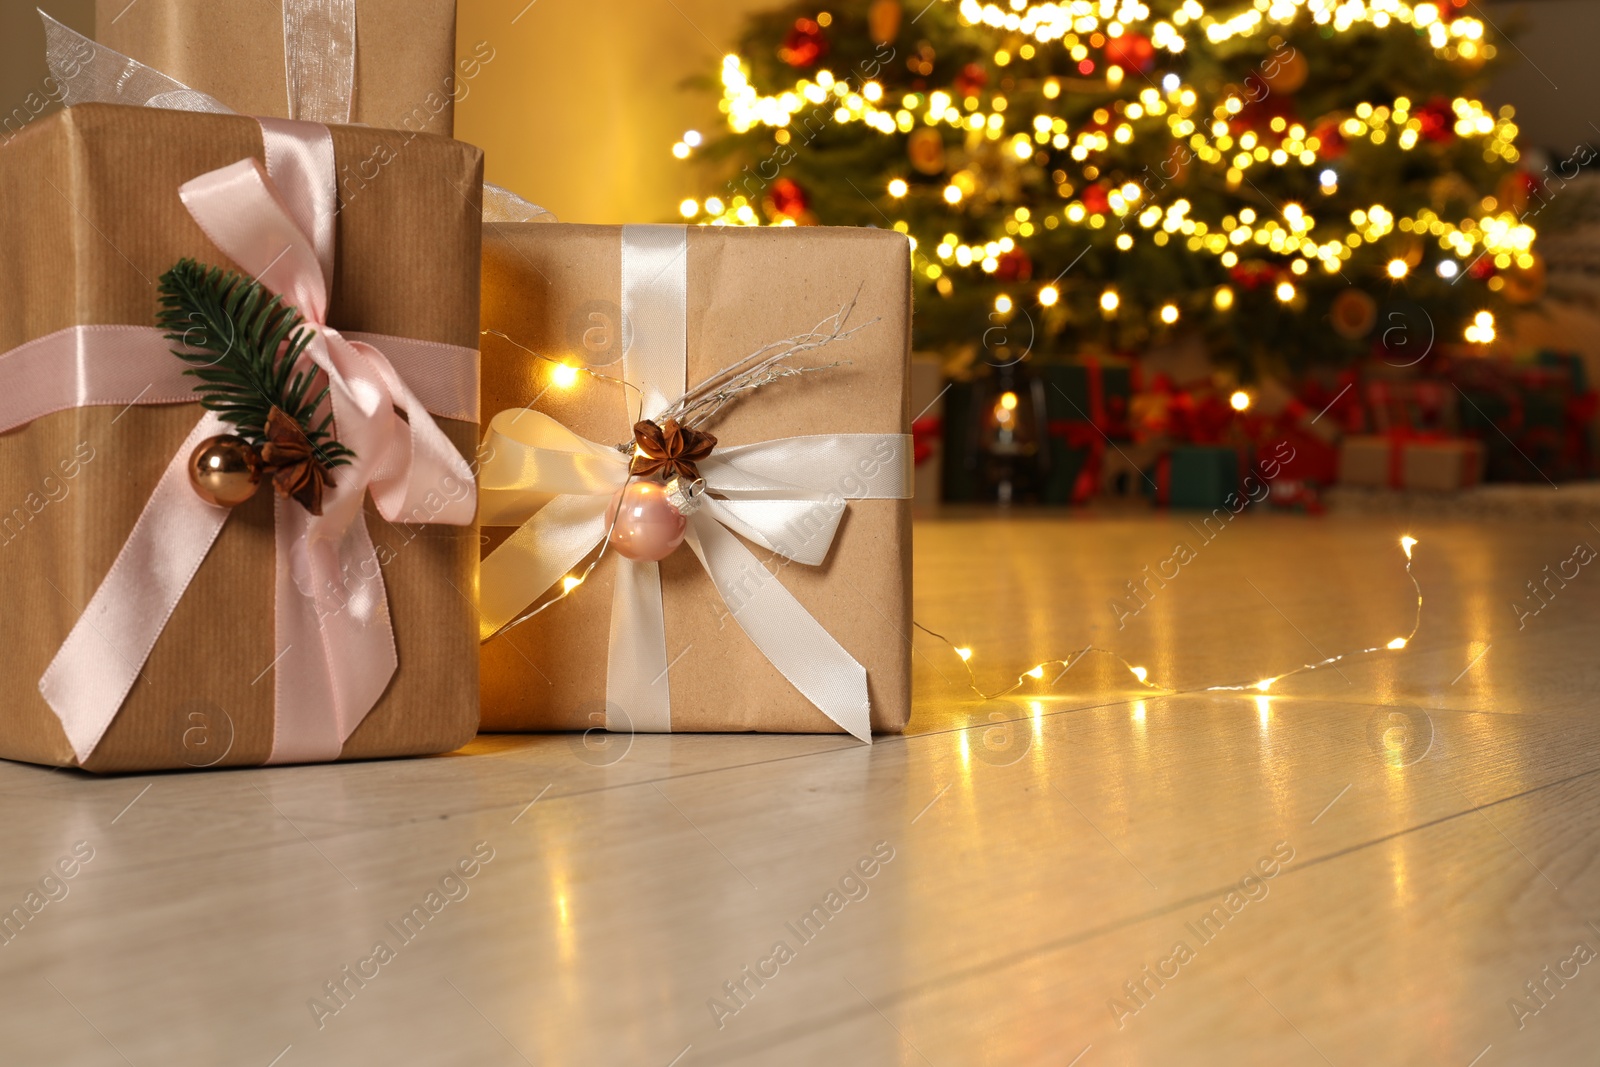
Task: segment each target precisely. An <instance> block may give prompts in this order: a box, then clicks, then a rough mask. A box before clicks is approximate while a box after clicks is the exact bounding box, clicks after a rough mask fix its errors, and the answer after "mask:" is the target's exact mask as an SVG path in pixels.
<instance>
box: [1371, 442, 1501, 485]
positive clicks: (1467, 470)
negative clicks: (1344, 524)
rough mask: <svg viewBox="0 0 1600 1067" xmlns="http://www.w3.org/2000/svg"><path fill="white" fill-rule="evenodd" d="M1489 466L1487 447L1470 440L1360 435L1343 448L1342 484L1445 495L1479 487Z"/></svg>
mask: <svg viewBox="0 0 1600 1067" xmlns="http://www.w3.org/2000/svg"><path fill="white" fill-rule="evenodd" d="M1483 466H1484V448H1483V442H1481V441H1476V440H1472V439H1470V438H1451V439H1447V440H1437V441H1414V440H1406V439H1405V438H1402V437H1395V436H1389V437H1375V436H1358V437H1346V438H1345V439H1344V441H1343V442H1342V443H1341V444H1340V446H1339V483H1340V484H1341V485H1358V486H1367V487H1370V488H1391V489H1424V490H1433V491H1439V492H1444V491H1450V490H1455V489H1466V488H1469V487H1471V486H1474V485H1477V484H1478V482H1480V481H1481V480H1482V479H1483Z"/></svg>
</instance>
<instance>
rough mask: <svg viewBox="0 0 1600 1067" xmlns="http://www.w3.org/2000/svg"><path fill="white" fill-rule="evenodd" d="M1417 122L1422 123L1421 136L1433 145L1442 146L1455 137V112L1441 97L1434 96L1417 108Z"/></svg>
mask: <svg viewBox="0 0 1600 1067" xmlns="http://www.w3.org/2000/svg"><path fill="white" fill-rule="evenodd" d="M1417 121H1418V122H1420V123H1422V136H1424V137H1426V138H1427V139H1428V140H1430V141H1433V142H1435V143H1439V144H1442V143H1444V142H1445V141H1448V140H1450V139H1451V138H1453V137H1454V136H1455V135H1456V131H1455V112H1454V111H1452V110H1451V108H1450V103H1449V101H1447V100H1445V99H1444V98H1443V97H1438V96H1436V97H1434V98H1433V99H1432V100H1429V101H1428V102H1427V103H1426V104H1423V105H1422V106H1421V107H1419V108H1417Z"/></svg>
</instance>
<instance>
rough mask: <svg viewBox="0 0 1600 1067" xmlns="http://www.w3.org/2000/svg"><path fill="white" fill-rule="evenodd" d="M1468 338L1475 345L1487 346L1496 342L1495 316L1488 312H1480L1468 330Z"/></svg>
mask: <svg viewBox="0 0 1600 1067" xmlns="http://www.w3.org/2000/svg"><path fill="white" fill-rule="evenodd" d="M1466 338H1467V340H1469V341H1471V342H1472V343H1473V344H1479V345H1486V344H1488V343H1489V342H1490V341H1493V340H1494V315H1493V314H1492V313H1491V312H1488V311H1480V312H1478V314H1477V315H1475V316H1474V317H1473V319H1472V324H1471V325H1469V326H1468V327H1467V329H1466Z"/></svg>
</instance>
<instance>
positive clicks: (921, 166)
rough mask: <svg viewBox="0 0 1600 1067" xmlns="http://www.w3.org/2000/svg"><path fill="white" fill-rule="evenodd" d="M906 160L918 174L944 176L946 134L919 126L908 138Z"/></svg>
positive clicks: (930, 127) (928, 127)
mask: <svg viewBox="0 0 1600 1067" xmlns="http://www.w3.org/2000/svg"><path fill="white" fill-rule="evenodd" d="M906 158H908V159H909V160H911V168H912V169H913V170H915V171H916V172H917V173H918V174H927V175H929V176H933V175H936V174H943V173H944V168H945V158H944V134H942V133H940V132H939V131H938V130H937V129H935V128H934V127H932V126H919V127H917V128H916V129H915V130H912V131H911V136H909V137H907V138H906Z"/></svg>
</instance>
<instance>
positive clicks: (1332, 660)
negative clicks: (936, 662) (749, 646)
mask: <svg viewBox="0 0 1600 1067" xmlns="http://www.w3.org/2000/svg"><path fill="white" fill-rule="evenodd" d="M1417 544H1418V541H1417V539H1416V538H1415V537H1412V536H1411V535H1409V534H1407V535H1406V536H1404V537H1402V538H1400V549H1401V551H1403V552H1404V553H1405V556H1406V577H1407V578H1409V579H1410V580H1411V587H1412V589H1414V590H1415V591H1416V594H1417V608H1416V614H1415V616H1414V617H1413V619H1412V623H1411V630H1410V632H1409V633H1407V634H1406V635H1405V636H1404V637H1396V638H1394V639H1393V640H1391V641H1388V642H1386V643H1384V644H1381V645H1374V646H1372V647H1371V648H1359V649H1354V650H1352V651H1350V652H1343V653H1340V654H1339V655H1337V656H1328V657H1326V658H1325V659H1320V660H1317V661H1316V662H1313V663H1305V664H1301V665H1300V666H1298V667H1295V668H1293V669H1291V670H1287V671H1284V672H1283V673H1282V674H1274V675H1269V676H1268V677H1266V678H1262V679H1260V680H1258V681H1254V682H1248V683H1245V684H1243V685H1211V686H1206V687H1204V688H1203V689H1201V690H1200V692H1204V693H1216V692H1234V693H1240V692H1255V693H1258V694H1265V693H1266V692H1267V691H1268V690H1270V689H1271V688H1272V687H1273V686H1274V685H1276V684H1277V683H1278V682H1281V681H1282V680H1283V679H1285V678H1290V677H1293V676H1294V675H1297V674H1307V673H1310V672H1311V671H1317V670H1321V669H1322V668H1324V667H1332V666H1334V665H1336V664H1338V663H1342V662H1343V661H1345V660H1347V659H1352V658H1354V657H1357V656H1369V655H1373V654H1375V653H1380V652H1399V651H1401V650H1402V649H1404V648H1405V647H1406V646H1407V645H1409V644H1410V643H1411V642H1412V640H1414V639H1415V638H1416V636H1417V631H1418V630H1419V629H1421V628H1422V584H1421V583H1420V582H1418V581H1417V576H1416V574H1415V573H1414V572H1413V571H1412V569H1411V564H1412V555H1411V550H1412V549H1413V548H1415V547H1416V546H1417ZM912 625H914V626H915V627H916V628H917V629H919V630H921V631H922V632H923V633H925V634H928V635H929V636H931V637H934V638H937V639H938V640H940V641H943V642H944V643H945V644H946V645H948V646H949V647H950V651H951V652H953V653H954V654H955V657H956V659H958V660H959V661H960V662H961V665H962V667H963V668H965V669H966V672H967V687H968V688H969V689H971V690H972V692H973V693H975V694H976V695H977V697H978V699H980V700H983V701H990V700H998V699H1000V698H1001V697H1006V696H1010V695H1011V694H1012V693H1015V692H1016V691H1017V690H1019V689H1022V688H1024V687H1028V686H1031V685H1034V684H1035V683H1042V684H1043V686H1044V687H1045V688H1047V689H1048V688H1052V687H1054V686H1055V684H1056V683H1057V682H1059V681H1060V680H1061V678H1062V677H1063V676H1064V675H1065V674H1066V673H1067V672H1068V671H1070V670H1072V668H1073V667H1076V666H1077V665H1078V664H1079V663H1082V662H1083V661H1084V660H1085V659H1088V658H1089V657H1091V656H1104V657H1108V658H1110V659H1112V660H1115V661H1116V662H1117V663H1119V664H1121V665H1122V667H1123V668H1124V669H1125V670H1126V671H1127V672H1128V674H1129V675H1131V676H1132V677H1133V680H1134V681H1135V682H1137V683H1138V684H1139V685H1140V686H1142V687H1143V688H1145V689H1155V690H1159V691H1161V692H1164V693H1176V692H1179V690H1177V689H1174V688H1172V687H1170V686H1164V685H1161V684H1159V683H1157V682H1153V681H1151V680H1150V672H1149V670H1148V669H1146V668H1144V667H1140V666H1137V665H1136V664H1134V663H1132V662H1130V661H1129V660H1127V659H1125V658H1124V657H1123V656H1121V655H1120V654H1118V653H1116V652H1113V651H1112V650H1111V649H1108V648H1099V647H1097V646H1095V645H1087V646H1085V647H1083V648H1081V649H1079V650H1077V651H1076V652H1072V653H1069V654H1068V655H1067V656H1066V657H1064V658H1062V659H1050V660H1045V661H1044V662H1042V663H1035V664H1034V665H1033V666H1032V667H1029V668H1028V669H1027V670H1025V671H1023V672H1022V673H1021V674H1019V675H1017V678H1016V681H1014V682H1012V683H1011V684H1010V685H1008V686H1006V687H1005V688H1004V689H1000V690H998V691H995V692H986V691H985V690H984V689H983V688H982V687H981V686H979V685H978V676H977V674H976V673H975V672H974V670H973V668H972V659H973V650H972V646H970V645H963V644H957V643H956V642H955V641H953V640H951V639H950V638H948V637H946V636H945V635H944V634H941V633H938V632H936V631H934V630H930V629H929V628H928V627H926V626H924V625H922V624H921V623H919V622H913V623H912ZM1057 667H1059V668H1060V670H1059V671H1056V673H1055V674H1054V675H1052V676H1051V678H1050V681H1049V682H1045V680H1044V679H1045V675H1046V674H1047V673H1048V672H1050V671H1051V670H1054V669H1055V668H1057Z"/></svg>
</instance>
